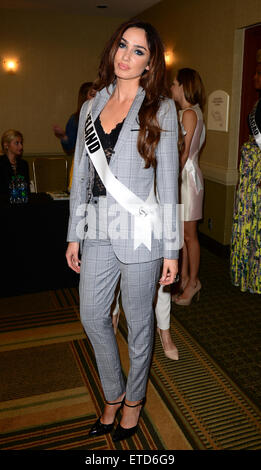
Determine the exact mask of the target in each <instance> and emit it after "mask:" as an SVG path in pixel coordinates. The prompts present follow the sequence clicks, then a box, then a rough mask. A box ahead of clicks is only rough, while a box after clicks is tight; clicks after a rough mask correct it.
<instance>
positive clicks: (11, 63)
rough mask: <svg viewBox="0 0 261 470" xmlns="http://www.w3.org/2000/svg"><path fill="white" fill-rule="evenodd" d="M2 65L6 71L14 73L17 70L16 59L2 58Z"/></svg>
mask: <svg viewBox="0 0 261 470" xmlns="http://www.w3.org/2000/svg"><path fill="white" fill-rule="evenodd" d="M3 67H4V69H5V71H6V72H7V73H16V72H17V70H18V60H17V59H4V60H3Z"/></svg>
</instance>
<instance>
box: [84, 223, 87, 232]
mask: <svg viewBox="0 0 261 470" xmlns="http://www.w3.org/2000/svg"><path fill="white" fill-rule="evenodd" d="M87 230H88V224H86V225H84V231H85V232H87Z"/></svg>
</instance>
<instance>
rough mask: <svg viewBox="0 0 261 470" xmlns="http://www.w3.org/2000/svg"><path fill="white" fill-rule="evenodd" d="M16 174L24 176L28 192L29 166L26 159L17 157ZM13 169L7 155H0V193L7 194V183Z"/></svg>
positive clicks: (12, 174)
mask: <svg viewBox="0 0 261 470" xmlns="http://www.w3.org/2000/svg"><path fill="white" fill-rule="evenodd" d="M16 174H17V175H21V176H23V177H24V179H25V181H26V183H27V186H28V192H30V180H29V167H28V163H27V161H26V160H23V159H22V158H17V166H16ZM14 175H15V173H14V170H13V168H12V165H11V163H10V161H9V159H8V157H7V155H1V156H0V194H2V195H8V192H9V183H10V181H11V179H12V176H14Z"/></svg>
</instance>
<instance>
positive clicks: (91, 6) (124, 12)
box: [0, 0, 159, 18]
mask: <svg viewBox="0 0 261 470" xmlns="http://www.w3.org/2000/svg"><path fill="white" fill-rule="evenodd" d="M156 3H159V0H0V9H1V8H3V9H9V10H10V9H19V10H24V11H26V10H28V11H29V10H30V11H32V10H34V11H35V10H38V11H60V12H61V13H67V12H69V13H82V14H88V15H95V16H97V15H98V16H114V17H121V18H124V17H126V18H131V17H133V16H136V15H138V14H139V13H141V12H142V11H144V10H146V9H147V8H149V7H151V6H152V5H155V4H156ZM97 5H107V8H97Z"/></svg>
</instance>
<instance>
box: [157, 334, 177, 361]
mask: <svg viewBox="0 0 261 470" xmlns="http://www.w3.org/2000/svg"><path fill="white" fill-rule="evenodd" d="M157 332H158V334H159V337H160V341H161V344H162V348H163V351H164V354H165V356H166V357H167V358H168V359H172V360H173V361H178V360H179V352H178V349H177V348H176V346H175V345H174V348H173V349H165V348H164V344H163V341H162V337H161V330H160V328H157Z"/></svg>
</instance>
